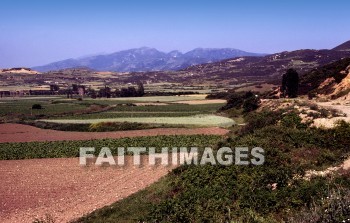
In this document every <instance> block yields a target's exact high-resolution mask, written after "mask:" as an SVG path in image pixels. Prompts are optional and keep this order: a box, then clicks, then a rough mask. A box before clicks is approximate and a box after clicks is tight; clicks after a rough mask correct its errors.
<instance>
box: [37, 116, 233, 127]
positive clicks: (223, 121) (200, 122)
mask: <svg viewBox="0 0 350 223" xmlns="http://www.w3.org/2000/svg"><path fill="white" fill-rule="evenodd" d="M40 121H42V122H53V123H71V124H94V123H99V122H119V123H121V122H130V123H149V124H166V125H186V126H187V125H188V126H219V127H231V126H232V125H234V124H235V122H234V121H233V120H232V119H230V118H226V117H222V116H218V115H196V116H185V117H135V118H130V117H127V118H106V119H40Z"/></svg>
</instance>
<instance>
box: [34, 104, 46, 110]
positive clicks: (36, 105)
mask: <svg viewBox="0 0 350 223" xmlns="http://www.w3.org/2000/svg"><path fill="white" fill-rule="evenodd" d="M32 109H43V107H42V106H41V104H33V105H32Z"/></svg>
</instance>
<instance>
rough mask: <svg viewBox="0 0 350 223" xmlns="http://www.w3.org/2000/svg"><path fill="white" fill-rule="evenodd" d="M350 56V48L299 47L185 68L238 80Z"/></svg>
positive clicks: (275, 74)
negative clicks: (300, 48) (288, 50)
mask: <svg viewBox="0 0 350 223" xmlns="http://www.w3.org/2000/svg"><path fill="white" fill-rule="evenodd" d="M346 57H350V51H336V50H308V49H306V50H296V51H291V52H281V53H276V54H272V55H267V56H264V57H239V58H234V59H228V60H224V61H220V62H216V63H208V64H201V65H196V66H191V67H188V68H186V69H184V70H183V71H185V72H188V73H191V74H192V76H201V77H202V78H203V76H204V78H206V79H212V80H214V79H215V80H225V79H229V78H238V79H243V80H244V79H261V80H274V79H276V78H277V79H279V78H280V77H281V75H282V74H283V73H284V72H285V71H286V70H287V69H288V68H294V69H296V70H297V71H298V72H299V73H301V74H303V73H306V72H308V71H310V70H312V69H314V68H317V67H320V66H323V65H326V64H329V63H332V62H335V61H338V60H340V59H343V58H346Z"/></svg>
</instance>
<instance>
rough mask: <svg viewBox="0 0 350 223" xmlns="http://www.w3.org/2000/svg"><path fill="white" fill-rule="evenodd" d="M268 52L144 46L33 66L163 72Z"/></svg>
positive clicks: (45, 70) (42, 70)
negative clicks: (165, 48)
mask: <svg viewBox="0 0 350 223" xmlns="http://www.w3.org/2000/svg"><path fill="white" fill-rule="evenodd" d="M264 55H266V54H258V53H250V52H245V51H242V50H238V49H232V48H223V49H218V48H196V49H194V50H191V51H189V52H187V53H181V52H180V51H177V50H174V51H171V52H169V53H164V52H161V51H158V50H157V49H154V48H149V47H142V48H137V49H130V50H124V51H119V52H115V53H112V54H107V55H97V56H89V57H84V58H79V59H67V60H62V61H58V62H53V63H50V64H47V65H44V66H37V67H33V68H32V69H33V70H38V71H41V72H47V71H51V70H61V69H66V68H74V67H88V68H90V69H93V70H96V71H117V72H135V71H160V70H169V71H171V70H180V69H184V68H186V67H189V66H193V65H197V64H202V63H210V62H216V61H220V60H224V59H228V58H234V57H241V56H264Z"/></svg>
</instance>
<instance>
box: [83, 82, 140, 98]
mask: <svg viewBox="0 0 350 223" xmlns="http://www.w3.org/2000/svg"><path fill="white" fill-rule="evenodd" d="M144 94H145V88H144V86H143V84H142V83H141V82H140V83H138V84H137V88H135V87H134V86H129V87H127V88H121V89H115V90H114V91H113V90H112V89H111V88H110V87H108V86H105V87H104V88H102V89H100V90H98V91H96V90H94V89H92V88H89V89H88V91H87V95H89V96H90V97H91V98H111V97H142V96H143V95H144Z"/></svg>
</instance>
